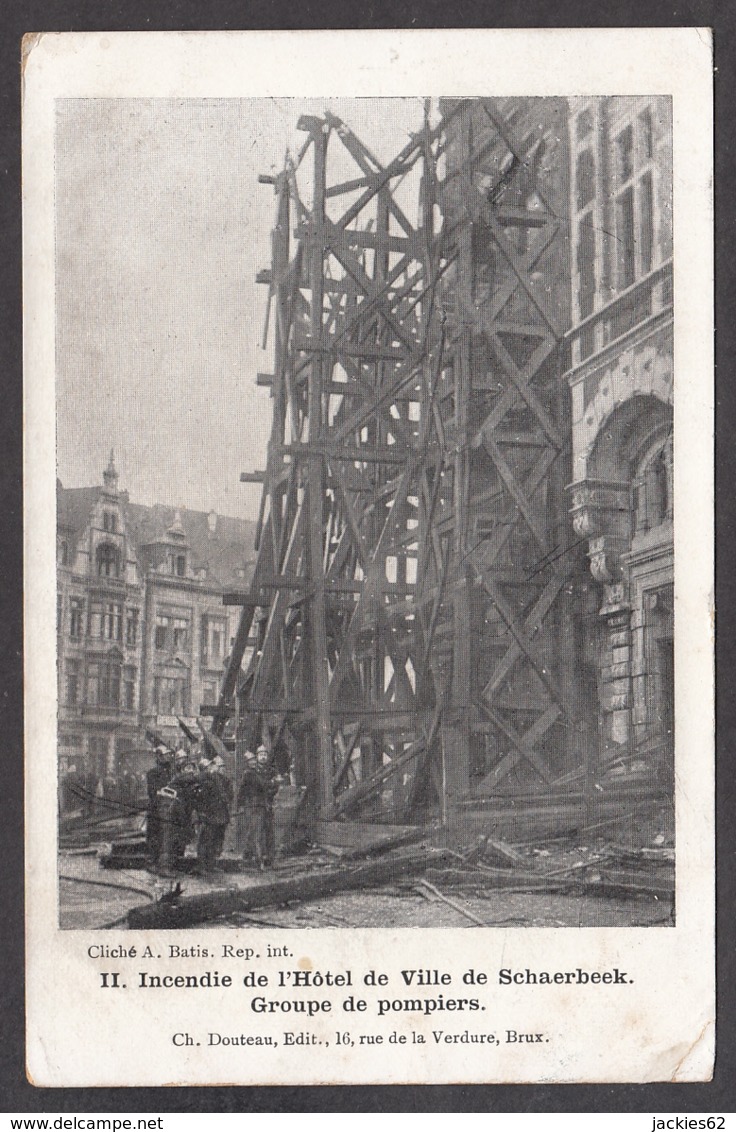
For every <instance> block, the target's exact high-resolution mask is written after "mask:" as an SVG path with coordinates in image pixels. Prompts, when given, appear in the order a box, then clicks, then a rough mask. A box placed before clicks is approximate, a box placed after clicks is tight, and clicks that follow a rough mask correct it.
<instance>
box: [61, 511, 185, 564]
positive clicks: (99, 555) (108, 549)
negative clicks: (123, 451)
mask: <svg viewBox="0 0 736 1132" xmlns="http://www.w3.org/2000/svg"><path fill="white" fill-rule="evenodd" d="M105 515H106V516H107V512H105ZM116 523H117V516H115V515H110V524H109V525H107V524H106V525H105V530H106V531H108V532H110V533H111V534H114V533H116V530H117V526H116ZM58 558H59V563H60V565H61V566H68V565H69V544H68V542H67V541H66V539H62V540H61V542H60V543H59V550H58ZM166 567H167V571H168V573H169V574H171V575H172V576H173V577H176V578H184V577H186V573H187V556H186V554H179V553H171V554H169V555H168V556H167V559H166ZM123 569H124V564H123V558H122V553H121V550H120V547H118V546H115V545H114V544H113V543H110V542H101V543H100V544H99V546H98V547H97V549H96V551H95V573H96V574H97V577H98V578H122V577H123ZM204 574H206V571H205V572H204ZM199 576H203V574H202V572H201V571H200V572H199Z"/></svg>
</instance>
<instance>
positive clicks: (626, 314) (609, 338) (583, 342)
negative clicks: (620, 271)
mask: <svg viewBox="0 0 736 1132" xmlns="http://www.w3.org/2000/svg"><path fill="white" fill-rule="evenodd" d="M672 301H673V292H672V261H671V260H668V261H667V262H666V263H663V264H662V265H661V266H660V267H657V268H656V269H655V270H654V271H650V272H649V274H648V275H645V276H644V277H643V278H642V279H638V280H637V281H636V283H633V284H632V285H631V286H630V287H627V288H626V290H625V291H621V292H620V293H619V294H618V295H615V296H614V297H613V298H612V299H611V300H610V302H608V303H606V304H605V306H603V307H601V308H600V309H599V310H597V311H594V312H593V313H592V314H589V315H588V316H587V318H584V319H581V321H580V322H578V323H577V324H576V325H575V326H573V328H572V329H571V330H570V331H568V333H567V335H566V337H567V339H568V341H569V342H570V346H571V357H572V368H573V369H575V368H576V367H577V366H579V365H580V363H581V362H584V361H587V360H588V359H589V358H591V357H593V356H594V355H596V354H599V353H601V352H602V351H603V350H605V349H607V347H609V346H611V345H612V344H613V343H615V342H617V341H618V340H619V339H621V338H623V337H624V336H625V335H626V334H628V333H629V332H630V331H631V330H633V329H634V328H635V327H637V326H641V325H643V324H644V323H646V322H648V321H649V320H650V319H652V318H654V317H656V316H657V315H660V314H663V313H664V312H666V311H667V310H669V309H671V307H672Z"/></svg>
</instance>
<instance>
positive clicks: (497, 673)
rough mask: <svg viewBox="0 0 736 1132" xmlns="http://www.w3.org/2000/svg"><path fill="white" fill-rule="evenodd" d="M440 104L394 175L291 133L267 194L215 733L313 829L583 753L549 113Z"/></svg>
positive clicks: (561, 161)
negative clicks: (264, 410) (252, 512)
mask: <svg viewBox="0 0 736 1132" xmlns="http://www.w3.org/2000/svg"><path fill="white" fill-rule="evenodd" d="M439 109H440V118H439V121H438V122H436V123H434V122H433V121H432V120H431V118H430V108H429V107H427V110H426V112H425V121H424V124H423V127H422V128H421V129H420V130H419V131H418V132H417V133H416V134H415V135H413V136H412V137H411V138H410V141H409V142H408V144H407V145H406V146H405V147H404V148H403V149H402V151H401V152H400V153H399V154H398V155H397V156H396V157H395V158H394V159H393V160H392V161H391V162H390V163H389V164H383V163H381V162H380V161H379V160H378V159H377V158H376V157H375V156H374V155H373V154H372V153H371V152H370V151H369V149H368V148H367V147H366V146H365V145H364V144H363V143H362V142H361V141H360V140H359V139H358V138H357V137H356V135H355V134H354V133H353V132H352V131H351V130H350V129H349V127H348V126H346V125H345V124H344V123H343V122H342V121H340V120H339V119H337V118H335V117H334V116H332V115H330V114H325V115H324V117H319V118H318V117H312V116H307V117H303V118H301V119H300V121H299V128H300V129H301V130H303V131H304V132H305V134H306V140H305V144H304V146H303V148H302V150H301V152H300V154H299V156H298V158H296V159H295V160H293V161H292V160H290V159H287V162H286V166H285V168H284V170H283V171H282V172H281V173H280V174H279V175H278V176H276V177H275V178H270V177H269V178H261V180H262V181H264V182H266V183H269V184H272V185H273V188H274V192H275V197H276V224H275V227H274V231H273V236H272V265H271V268H270V270H268V271H266V272H262V273H261V275H260V276H259V280H260V281H262V282H263V283H264V284H266V285H267V286H268V294H269V301H268V306H269V316H268V318H267V328H268V337H269V340H270V341H271V343H272V348H273V359H274V365H273V372H272V373H271V374H259V375H258V383H259V384H261V385H264V386H267V387H268V388H269V389H270V395H271V397H272V399H273V425H272V431H271V438H270V442H269V445H268V460H267V467H266V469H265V472H264V473H258V474H257V475H258V477H260V478H262V479H263V495H262V503H261V513H260V517H259V524H258V536H257V561H256V566H255V572H254V576H253V579H252V582H251V584H250V586H249V588H248V590H247V592H243V593H234V594H229V595H226V599H225V600H226V601H228V602H230V603H237V604H240V605H242V608H243V612H242V617H241V621H240V627H239V630H238V634H237V637H236V640H235V643H234V648H233V651H232V654H231V656H230V659H229V662H228V666H227V668H226V672H225V676H224V680H223V684H222V689H221V695H220V700H219V703H218V706H217V711H216V714H215V719H214V725H213V726H214V730H215V731H216V732H217V733H218V734H220V735H222V734H223V732H224V730H225V728H226V725H227V722H228V720H229V719H231V718H232V715H233V710H234V708H233V704H234V701H235V700H237V711H236V714H237V719H238V724H237V726H238V737H239V739H240V741H241V744H242V745H243V746H251V747H252V746H253V745H254V744H255V743H256V742H258V741H259V740H260V739H267V740H268V741H269V743H270V744H271V745H280V746H281V748H282V749H288V751H289V753H290V761H291V765H292V768H293V774H294V775H295V777H296V780H297V782H298V783H299V784H301V785H304V786H306V788H307V797H308V798H309V800H310V802H311V805H312V807H313V809H314V811H315V812H316V813H318V814H319V815H320V816H322V817H325V818H336V817H341V816H344V817H357V816H361V817H363V818H365V817H372V818H373V820H384V821H394V822H396V821H410V820H419V818H420V817H421V816H422V815H423V814H426V813H439V814H440V815H442V816H446V815H447V814H448V812H449V811H450V810H451V809H452V807H453V806H454V805H456V804H457V803H459V802H460V801H462V800H467V799H468V798H470V797H473V796H483V795H487V794H499V793H501V794H503V793H504V792H506V793H508V792H513V791H514V790H516V789H518V788H519V786H523V788H525V789H527V788H532V789H537V788H539V789H548V788H550V787H551V785H552V784H553V783H555V782H557V781H559V780H560V779H564V778H565V777H566V776H567V777H569V775H570V773H571V771H572V772H573V773H574V772H575V770H576V768H577V767H579V765H580V762H581V754H580V748H581V736H582V735H583V733H584V726H583V724H582V723H581V711H580V696H579V691H578V681H577V675H576V674H577V672H578V669H579V666H578V665H577V663H576V658H577V651H578V646H579V642H578V640H577V635H578V630H577V626H578V624H579V618H576V615H575V594H574V593H573V589H574V579H575V574H576V572H577V571H579V572H580V573H581V574H582V570H580V564H579V559H578V551H577V548H576V547H575V546H574V545H572V543H571V527H570V524H569V522H568V516H567V510H566V503H565V497H564V486H565V484H566V483H569V482H570V479H571V478H572V477H571V475H570V469H569V436H570V414H569V404H568V396H569V394H568V390H567V387H566V385H565V383H564V382H563V380H562V373H563V372H564V366H563V359H562V349H563V346H562V342H563V335H564V332H565V331H566V329H567V327H568V321H569V314H568V306H569V289H570V283H569V267H568V246H567V241H568V231H567V223H566V219H565V218H566V215H567V211H568V209H567V191H568V190H567V183H568V175H567V161H568V156H567V143H566V130H567V111H566V107H565V104H564V100H561V99H560V100H555V99H544V100H541V99H540V100H534V99H519V98H513V99H511V98H510V99H484V100H469V101H456V102H448V103H443V104H442V105H441V107H440V108H439ZM253 478H256V476H255V475H254V474H251V475H246V474H244V476H243V479H246V480H249V479H253Z"/></svg>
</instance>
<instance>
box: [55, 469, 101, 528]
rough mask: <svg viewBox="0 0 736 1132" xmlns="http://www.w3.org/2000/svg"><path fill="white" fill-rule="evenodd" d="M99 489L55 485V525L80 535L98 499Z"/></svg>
mask: <svg viewBox="0 0 736 1132" xmlns="http://www.w3.org/2000/svg"><path fill="white" fill-rule="evenodd" d="M101 491H102V488H100V487H62V486H61V484H60V483H59V482H58V481H57V484H56V525H57V527H59V528H62V527H63V529H64V530H65V531H71V532H72V533H73V534H76V535H80V534H81V533H82V531H83V530H84V528H85V527H86V526H87V523H88V522H89V516H90V512H91V511H92V508H93V507H94V505H95V503H96V502H97V500H98V499H99V497H100V492H101Z"/></svg>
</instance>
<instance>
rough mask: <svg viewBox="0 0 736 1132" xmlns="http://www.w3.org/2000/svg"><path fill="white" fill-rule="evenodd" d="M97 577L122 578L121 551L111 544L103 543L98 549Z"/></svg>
mask: <svg viewBox="0 0 736 1132" xmlns="http://www.w3.org/2000/svg"><path fill="white" fill-rule="evenodd" d="M97 576H98V577H99V578H119V577H120V551H119V550H118V549H117V547H115V546H113V545H112V544H111V543H109V542H103V543H101V544H100V545H99V546H98V547H97Z"/></svg>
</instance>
